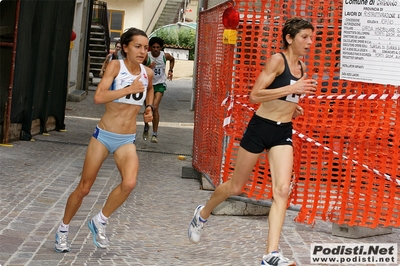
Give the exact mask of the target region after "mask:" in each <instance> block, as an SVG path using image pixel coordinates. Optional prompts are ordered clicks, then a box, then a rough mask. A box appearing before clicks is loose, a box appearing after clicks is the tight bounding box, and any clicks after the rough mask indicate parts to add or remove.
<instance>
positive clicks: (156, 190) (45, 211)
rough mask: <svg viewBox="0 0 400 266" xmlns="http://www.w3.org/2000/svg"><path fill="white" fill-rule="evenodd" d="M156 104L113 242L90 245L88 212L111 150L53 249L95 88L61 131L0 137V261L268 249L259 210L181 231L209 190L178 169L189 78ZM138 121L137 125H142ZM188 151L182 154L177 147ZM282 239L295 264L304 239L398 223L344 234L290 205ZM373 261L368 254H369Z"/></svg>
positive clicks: (107, 180)
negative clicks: (196, 235)
mask: <svg viewBox="0 0 400 266" xmlns="http://www.w3.org/2000/svg"><path fill="white" fill-rule="evenodd" d="M168 85H169V87H168V90H167V92H166V93H165V97H164V99H163V102H162V105H161V110H162V116H161V121H162V123H161V125H160V129H159V142H160V143H159V144H152V143H150V142H144V141H143V140H141V138H140V136H139V138H138V141H137V149H138V154H139V158H140V171H139V180H138V184H137V187H136V188H135V190H134V191H133V193H132V194H131V195H130V197H129V198H128V199H127V201H126V202H125V203H124V204H123V206H122V207H121V208H119V209H118V210H117V211H116V212H115V213H114V214H113V215H112V216H111V218H110V220H109V225H108V227H107V229H108V236H109V238H110V241H111V246H110V247H109V248H107V249H99V248H96V247H95V246H94V245H93V243H92V236H91V234H90V233H89V229H88V228H87V225H86V224H87V220H88V219H89V218H90V217H92V216H93V215H94V214H96V213H97V212H98V211H99V209H100V208H101V207H102V204H103V203H104V201H105V198H106V196H107V195H108V193H109V192H110V190H111V189H112V188H113V187H114V186H116V185H117V184H118V182H119V180H120V177H119V174H118V171H117V169H116V167H115V165H114V162H113V158H112V156H111V155H110V156H109V157H108V158H107V159H106V161H105V163H104V165H103V167H102V169H101V171H100V173H99V176H98V178H97V180H96V182H95V184H94V186H93V189H92V191H91V193H90V194H89V195H88V196H87V197H86V198H85V200H84V203H83V205H82V207H81V208H80V210H79V211H78V213H77V215H76V217H75V218H74V220H73V221H72V223H71V232H70V240H71V241H72V249H71V252H69V253H62V254H59V253H56V252H54V250H53V248H54V230H55V228H56V226H57V225H58V223H59V222H60V219H61V217H62V214H63V210H64V206H65V203H66V200H67V197H68V195H69V193H70V192H71V191H72V190H73V189H74V188H75V186H76V185H77V183H78V181H79V175H80V172H81V167H82V163H83V159H84V155H85V151H86V146H87V144H88V141H89V139H90V136H91V133H92V131H93V129H94V127H95V125H96V123H97V121H98V119H99V117H100V116H101V114H102V112H103V106H99V105H94V104H93V99H92V98H93V91H92V90H91V91H90V92H89V95H88V96H87V98H86V99H85V100H83V101H81V102H68V103H67V110H66V122H65V123H66V128H67V132H64V133H61V132H55V131H52V132H50V136H43V135H40V136H35V137H34V139H35V140H36V141H34V142H27V141H16V142H13V143H12V144H13V147H12V148H7V147H0V264H1V265H3V266H5V265H7V266H8V265H13V266H14V265H15V266H16V265H31V266H46V265H49V266H55V265H88V266H90V265H118V266H120V265H146V266H149V265H171V266H172V265H174V266H175V265H197V266H200V265H245V266H247V265H259V264H260V260H261V256H262V254H263V253H264V249H265V239H266V237H267V228H268V224H267V220H266V217H265V216H256V217H254V216H212V217H211V219H210V220H209V222H208V223H207V225H206V228H205V233H204V237H203V241H202V242H201V244H197V245H196V244H191V243H190V242H189V241H188V239H187V226H188V223H189V222H190V220H191V218H192V215H193V210H194V208H195V207H196V206H197V205H198V204H200V203H204V202H205V201H206V200H207V199H208V198H209V196H210V193H211V192H210V191H204V190H201V189H200V183H199V181H198V180H195V179H183V178H181V173H182V167H190V166H191V156H190V155H191V154H192V138H193V134H192V133H193V111H191V110H190V99H191V87H192V80H191V79H179V80H175V81H173V82H169V83H168ZM142 129H143V126H142V122H139V127H138V134H139V135H140V134H141V132H142ZM181 154H182V155H186V160H184V161H182V160H178V155H181ZM287 216H288V217H287V219H286V221H285V224H284V228H283V235H282V241H281V248H282V249H283V251H284V254H285V255H286V256H287V257H292V258H295V259H296V260H297V265H310V244H311V243H313V242H317V243H388V242H392V243H393V242H399V240H400V230H399V229H395V230H394V232H393V233H392V234H390V235H383V236H376V237H370V238H364V239H356V240H354V239H350V240H349V239H346V238H340V237H334V236H332V235H331V228H332V226H331V224H330V223H326V222H317V223H316V224H315V226H314V227H310V226H307V225H303V224H297V223H294V222H293V219H294V217H295V216H296V213H295V212H292V211H289V212H288V214H287ZM370 265H373V264H370Z"/></svg>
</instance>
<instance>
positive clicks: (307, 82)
mask: <svg viewBox="0 0 400 266" xmlns="http://www.w3.org/2000/svg"><path fill="white" fill-rule="evenodd" d="M317 84H318V82H317V81H316V80H315V79H306V75H304V76H303V77H302V78H301V79H299V80H298V81H297V82H296V83H294V84H293V85H292V86H293V89H294V91H293V93H294V94H315V92H316V91H317Z"/></svg>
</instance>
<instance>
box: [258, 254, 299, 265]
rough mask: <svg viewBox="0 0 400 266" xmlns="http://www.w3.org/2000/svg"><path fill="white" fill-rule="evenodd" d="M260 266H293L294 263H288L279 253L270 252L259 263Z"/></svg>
mask: <svg viewBox="0 0 400 266" xmlns="http://www.w3.org/2000/svg"><path fill="white" fill-rule="evenodd" d="M261 265H269V266H295V265H296V263H295V262H294V261H289V259H288V258H285V257H284V256H283V255H282V253H280V252H271V253H269V254H268V255H264V256H263V259H262V261H261Z"/></svg>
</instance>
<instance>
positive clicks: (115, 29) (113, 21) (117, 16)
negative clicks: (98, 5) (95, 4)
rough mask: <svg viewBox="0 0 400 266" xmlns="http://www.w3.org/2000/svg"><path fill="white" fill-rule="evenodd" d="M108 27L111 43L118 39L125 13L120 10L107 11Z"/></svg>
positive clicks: (122, 27)
mask: <svg viewBox="0 0 400 266" xmlns="http://www.w3.org/2000/svg"><path fill="white" fill-rule="evenodd" d="M107 16H108V26H109V28H110V39H111V42H114V41H115V40H117V39H119V38H120V37H121V35H122V33H123V29H124V16H125V11H120V10H108V11H107Z"/></svg>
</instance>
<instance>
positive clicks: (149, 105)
mask: <svg viewBox="0 0 400 266" xmlns="http://www.w3.org/2000/svg"><path fill="white" fill-rule="evenodd" d="M147 107H150V108H151V111H152V112H153V113H154V106H153V105H151V104H148V105H146V108H145V109H147Z"/></svg>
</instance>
